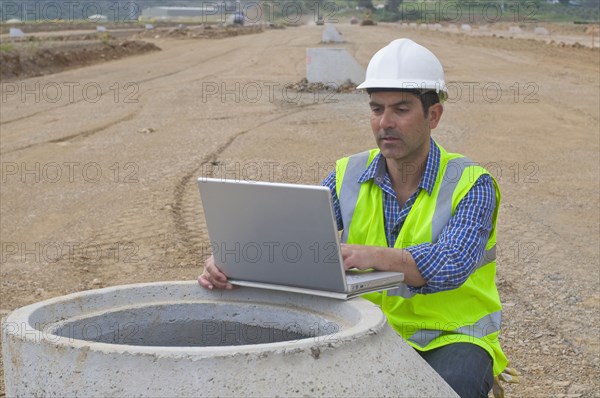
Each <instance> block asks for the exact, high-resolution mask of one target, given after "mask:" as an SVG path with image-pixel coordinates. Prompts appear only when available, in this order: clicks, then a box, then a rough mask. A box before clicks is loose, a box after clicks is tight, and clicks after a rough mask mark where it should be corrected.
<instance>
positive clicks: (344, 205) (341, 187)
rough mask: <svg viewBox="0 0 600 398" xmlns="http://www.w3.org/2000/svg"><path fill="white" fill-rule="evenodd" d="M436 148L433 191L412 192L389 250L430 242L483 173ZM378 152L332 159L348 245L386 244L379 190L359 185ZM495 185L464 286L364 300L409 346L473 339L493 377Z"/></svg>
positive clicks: (497, 308) (496, 358) (497, 364)
mask: <svg viewBox="0 0 600 398" xmlns="http://www.w3.org/2000/svg"><path fill="white" fill-rule="evenodd" d="M435 145H437V143H436V144H435ZM438 148H439V149H440V152H441V154H440V165H439V169H438V172H437V177H436V181H435V185H434V188H433V191H432V193H431V195H429V193H428V192H427V191H426V190H424V189H422V190H421V191H420V192H419V194H418V196H417V199H416V200H415V203H414V204H413V206H412V209H411V210H410V212H409V213H408V216H407V217H406V220H405V222H404V225H403V226H402V229H401V230H400V234H399V236H398V239H397V240H396V243H395V245H394V247H395V248H398V249H402V248H405V247H409V246H414V245H417V244H420V243H426V242H432V243H435V242H437V239H438V236H439V235H440V233H441V231H442V229H443V228H444V227H445V226H446V224H447V223H448V221H449V220H450V218H451V217H452V215H453V214H454V211H455V209H456V206H457V205H458V203H459V202H460V201H461V199H462V198H463V197H464V196H465V195H466V194H467V192H468V191H469V190H470V189H471V187H472V186H473V184H474V183H475V181H477V179H478V178H479V176H481V175H483V174H489V173H488V172H487V171H486V170H485V169H484V168H482V167H480V166H478V165H477V164H476V163H474V162H472V161H470V160H469V159H468V158H466V157H464V156H462V155H459V154H453V153H448V152H446V151H445V150H444V149H443V148H442V147H441V146H439V145H438ZM377 153H379V150H378V149H373V150H371V151H367V152H363V153H360V154H357V155H353V156H351V157H347V158H343V159H340V160H338V161H337V163H336V191H337V195H338V198H339V199H340V210H341V213H342V220H343V223H344V232H343V235H342V240H343V241H345V242H347V243H353V244H360V245H367V246H384V247H385V246H387V239H386V235H385V228H384V215H383V198H382V191H381V188H379V187H378V186H377V185H376V184H375V182H374V181H373V179H371V180H368V181H366V182H364V183H362V184H359V183H358V179H359V177H360V176H361V175H362V173H363V172H364V171H365V169H366V168H367V167H368V166H369V164H370V163H371V162H372V161H373V159H374V158H375V156H376V155H377ZM492 179H493V177H492ZM494 185H495V188H496V189H495V190H496V209H495V210H494V214H493V219H492V230H491V232H490V236H489V238H488V241H487V245H486V251H485V253H484V255H483V256H482V259H481V260H480V262H479V264H478V265H477V268H476V269H475V271H474V272H473V273H472V274H471V275H470V276H469V278H468V279H467V280H466V281H465V283H464V284H463V285H461V286H460V287H458V288H456V289H453V290H448V291H442V292H437V293H432V294H414V293H412V292H411V291H410V290H409V289H408V288H406V286H402V287H401V288H398V289H393V290H388V291H386V292H383V293H370V294H366V295H364V296H363V297H364V298H366V299H368V300H370V301H372V302H374V303H375V304H377V305H379V306H380V307H381V309H382V311H383V312H384V313H385V315H386V317H387V320H388V322H389V324H390V325H391V326H392V327H393V328H394V329H395V330H396V331H397V332H398V333H399V334H400V335H401V336H402V337H403V338H404V339H405V340H406V341H407V342H408V343H409V344H410V345H411V346H413V347H414V348H415V349H417V350H421V351H427V350H431V349H434V348H437V347H441V346H444V345H447V344H451V343H457V342H468V343H473V344H477V345H478V346H480V347H481V348H483V349H485V350H486V351H487V352H488V353H489V355H490V357H491V358H492V359H493V362H494V375H498V374H500V373H501V372H502V371H503V370H504V369H505V367H506V365H507V359H506V356H505V355H504V353H503V352H502V349H501V347H500V342H499V341H498V334H499V331H500V322H501V312H502V305H501V304H500V297H499V295H498V291H497V289H496V284H495V276H496V250H495V249H496V218H497V215H498V208H499V205H500V191H499V189H498V185H497V183H496V181H495V180H494Z"/></svg>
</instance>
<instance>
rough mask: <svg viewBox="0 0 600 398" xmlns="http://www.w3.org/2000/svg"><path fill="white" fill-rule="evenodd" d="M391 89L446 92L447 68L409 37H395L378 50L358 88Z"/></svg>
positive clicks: (444, 93)
mask: <svg viewBox="0 0 600 398" xmlns="http://www.w3.org/2000/svg"><path fill="white" fill-rule="evenodd" d="M361 88H365V89H369V88H387V89H389V88H392V89H408V90H410V89H417V90H435V91H436V92H437V93H440V91H441V92H442V96H445V95H446V94H447V89H446V83H445V82H444V69H443V68H442V64H441V63H440V61H439V60H438V59H437V57H436V56H435V55H433V53H432V52H431V51H429V50H428V49H426V48H425V47H423V46H421V45H419V44H417V43H415V42H414V41H412V40H409V39H398V40H394V41H393V42H391V43H390V44H388V45H387V46H385V47H383V48H382V49H381V50H379V51H377V53H375V55H374V56H373V58H371V61H370V62H369V66H368V67H367V78H366V80H365V81H364V82H363V83H362V84H360V85H359V86H358V87H357V89H361Z"/></svg>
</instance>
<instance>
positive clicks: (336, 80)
mask: <svg viewBox="0 0 600 398" xmlns="http://www.w3.org/2000/svg"><path fill="white" fill-rule="evenodd" d="M365 74H366V72H365V68H363V67H362V66H361V65H360V64H359V63H358V62H357V61H356V60H355V59H354V57H353V56H352V55H350V53H348V51H346V49H344V48H307V49H306V79H307V80H308V82H309V83H323V84H329V85H332V86H339V85H341V84H344V83H346V81H347V80H350V81H352V82H354V83H356V84H360V83H362V82H363V81H364V80H365Z"/></svg>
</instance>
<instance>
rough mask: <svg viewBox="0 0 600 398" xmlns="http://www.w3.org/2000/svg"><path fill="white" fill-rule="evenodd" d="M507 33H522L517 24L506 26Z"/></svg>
mask: <svg viewBox="0 0 600 398" xmlns="http://www.w3.org/2000/svg"><path fill="white" fill-rule="evenodd" d="M508 33H510V34H521V33H523V30H522V29H521V28H519V27H518V26H511V27H510V28H508Z"/></svg>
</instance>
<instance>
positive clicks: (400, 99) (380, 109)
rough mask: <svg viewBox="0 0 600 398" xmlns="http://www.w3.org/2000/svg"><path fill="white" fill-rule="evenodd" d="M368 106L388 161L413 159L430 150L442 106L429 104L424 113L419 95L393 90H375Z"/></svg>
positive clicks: (375, 132)
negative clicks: (426, 112)
mask: <svg viewBox="0 0 600 398" xmlns="http://www.w3.org/2000/svg"><path fill="white" fill-rule="evenodd" d="M369 106H370V107H371V128H372V129H373V134H374V136H375V140H376V141H377V145H378V146H379V149H380V150H381V153H382V155H383V156H384V157H385V158H386V159H387V160H395V161H400V162H402V161H411V160H414V159H419V158H420V155H423V154H424V153H426V152H427V151H428V150H429V137H430V134H431V129H432V128H434V127H435V126H436V125H437V122H438V121H439V116H441V112H439V115H437V112H438V111H439V109H441V105H439V104H437V106H436V105H433V106H432V107H430V112H429V114H428V115H427V116H425V115H424V113H423V106H422V105H421V100H420V99H419V97H418V96H416V95H415V94H410V93H404V92H399V91H393V92H374V93H372V94H371V100H370V102H369ZM432 108H433V109H432ZM432 111H433V112H432ZM432 116H433V119H434V120H432ZM432 122H433V123H432Z"/></svg>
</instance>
